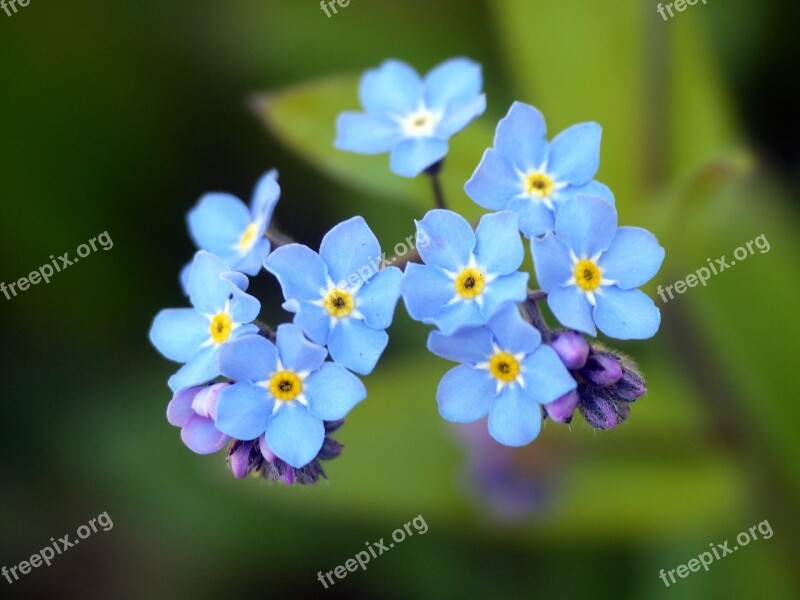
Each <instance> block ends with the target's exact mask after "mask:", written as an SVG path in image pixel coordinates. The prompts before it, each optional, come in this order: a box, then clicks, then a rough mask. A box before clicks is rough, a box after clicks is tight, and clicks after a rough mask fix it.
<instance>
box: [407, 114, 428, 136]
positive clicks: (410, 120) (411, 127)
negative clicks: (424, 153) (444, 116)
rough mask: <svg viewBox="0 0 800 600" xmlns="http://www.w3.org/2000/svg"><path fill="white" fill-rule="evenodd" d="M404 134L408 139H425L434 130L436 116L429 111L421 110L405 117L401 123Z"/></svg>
mask: <svg viewBox="0 0 800 600" xmlns="http://www.w3.org/2000/svg"><path fill="white" fill-rule="evenodd" d="M403 129H404V131H405V134H406V135H407V136H410V137H427V136H431V135H433V133H434V131H435V130H436V115H434V114H433V113H432V112H431V111H429V110H426V109H422V110H420V111H418V112H416V113H414V114H412V115H409V116H408V117H406V119H405V120H404V121H403Z"/></svg>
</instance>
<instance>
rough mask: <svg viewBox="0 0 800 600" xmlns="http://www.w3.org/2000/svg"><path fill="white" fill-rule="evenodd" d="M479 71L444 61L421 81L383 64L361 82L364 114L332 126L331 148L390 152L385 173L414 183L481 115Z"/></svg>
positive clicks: (393, 63) (463, 62)
mask: <svg viewBox="0 0 800 600" xmlns="http://www.w3.org/2000/svg"><path fill="white" fill-rule="evenodd" d="M482 88H483V76H482V74H481V67H480V65H478V64H477V63H475V62H473V61H471V60H468V59H466V58H454V59H451V60H448V61H446V62H444V63H442V64H440V65H439V66H438V67H436V68H434V69H433V70H431V71H430V72H429V73H428V74H427V75H426V76H425V79H424V80H422V79H421V78H420V76H419V75H418V74H417V72H416V71H415V70H414V69H413V68H412V67H410V66H409V65H407V64H406V63H403V62H400V61H397V60H387V61H385V62H384V63H383V64H382V65H381V66H380V67H378V68H377V69H374V70H371V71H367V72H366V73H365V74H364V76H363V77H362V78H361V85H360V87H359V97H360V100H361V105H362V107H363V108H364V110H365V112H363V113H355V112H346V113H342V114H341V115H339V118H338V120H337V121H336V130H337V135H336V141H335V143H334V144H335V146H336V147H337V148H339V149H341V150H348V151H350V152H358V153H360V154H382V153H384V152H391V159H390V164H391V169H392V171H394V172H395V173H396V174H398V175H402V176H403V177H416V176H417V175H419V174H420V173H421V172H422V171H424V170H425V169H426V168H428V167H430V166H431V165H433V164H434V163H436V162H438V161H439V160H441V159H442V158H444V157H445V155H446V154H447V149H448V147H447V140H448V139H449V138H450V137H451V136H453V135H454V134H456V133H458V132H459V131H461V130H462V129H463V128H464V127H466V126H467V125H468V124H469V123H470V122H471V121H472V120H473V119H475V118H476V117H478V116H480V115H481V114H483V111H484V110H486V97H485V96H484V95H483V94H482V93H481V89H482Z"/></svg>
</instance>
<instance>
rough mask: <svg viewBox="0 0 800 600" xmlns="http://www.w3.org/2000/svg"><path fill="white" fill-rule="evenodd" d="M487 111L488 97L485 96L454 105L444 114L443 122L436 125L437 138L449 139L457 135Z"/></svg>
mask: <svg viewBox="0 0 800 600" xmlns="http://www.w3.org/2000/svg"><path fill="white" fill-rule="evenodd" d="M485 111H486V96H484V95H483V94H481V95H480V96H476V97H475V98H472V99H471V100H464V101H462V102H457V103H455V104H453V105H452V106H451V107H450V108H449V109H448V111H447V112H446V113H445V114H444V117H443V118H442V120H441V121H439V122H438V123H437V124H436V131H435V135H436V137H438V138H442V139H447V138H449V137H451V136H453V135H455V134H456V133H458V132H459V131H461V130H462V129H464V127H466V126H467V125H469V124H470V123H471V122H472V120H473V119H475V118H477V117H479V116H481V115H482V114H483V113H484V112H485Z"/></svg>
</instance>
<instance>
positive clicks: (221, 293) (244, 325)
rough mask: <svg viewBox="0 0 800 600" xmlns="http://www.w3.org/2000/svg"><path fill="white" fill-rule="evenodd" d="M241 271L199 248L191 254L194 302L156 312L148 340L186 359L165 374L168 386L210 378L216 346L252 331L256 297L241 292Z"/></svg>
mask: <svg viewBox="0 0 800 600" xmlns="http://www.w3.org/2000/svg"><path fill="white" fill-rule="evenodd" d="M245 289H247V277H245V276H244V275H242V274H241V273H236V272H232V271H230V269H229V267H228V265H226V264H225V263H224V262H223V261H222V260H220V259H219V258H217V257H216V256H214V255H213V254H210V253H208V252H206V251H204V250H201V251H199V252H198V253H197V254H195V257H194V260H193V261H192V266H191V271H190V275H189V298H190V300H191V302H192V306H194V308H172V309H166V310H162V311H161V312H160V313H158V315H156V318H155V320H154V321H153V325H152V327H151V328H150V341H151V342H152V343H153V345H154V346H155V347H156V349H158V351H159V352H161V354H163V355H164V356H165V357H166V358H168V359H170V360H174V361H176V362H181V363H186V364H184V366H183V367H181V369H180V370H179V371H178V372H177V373H175V374H174V375H173V376H172V377H171V378H170V380H169V387H170V388H171V389H172V391H173V392H177V391H178V390H182V389H184V388H188V387H191V386H195V385H200V384H203V383H207V382H209V381H211V380H212V379H214V378H215V377H216V376H217V375H219V372H218V371H217V363H216V358H217V352H218V351H219V348H220V347H221V346H223V345H225V344H226V343H228V342H229V341H231V340H234V339H236V338H237V337H239V336H241V335H245V334H248V333H256V332H257V331H258V328H257V327H256V326H255V325H248V323H251V322H252V321H254V320H255V318H256V317H257V316H258V313H259V311H260V310H261V303H260V302H259V301H258V300H256V299H255V298H253V297H252V296H250V295H248V294H246V293H245V291H244V290H245Z"/></svg>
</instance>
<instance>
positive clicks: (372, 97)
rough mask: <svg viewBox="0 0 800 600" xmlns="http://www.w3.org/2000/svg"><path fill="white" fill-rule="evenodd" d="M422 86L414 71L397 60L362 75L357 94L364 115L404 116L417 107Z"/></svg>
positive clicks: (421, 93)
mask: <svg viewBox="0 0 800 600" xmlns="http://www.w3.org/2000/svg"><path fill="white" fill-rule="evenodd" d="M423 91H424V90H423V83H422V80H421V79H420V77H419V75H418V74H417V72H416V71H415V70H414V69H413V68H411V67H410V66H409V65H407V64H406V63H404V62H401V61H399V60H387V61H384V63H383V64H381V66H380V67H378V68H377V69H372V70H369V71H367V72H366V73H364V76H363V77H362V78H361V83H360V85H359V90H358V95H359V99H360V100H361V105H362V106H363V107H364V108H365V109H366V110H367V112H370V113H374V114H376V115H388V116H393V115H399V116H403V115H406V114H408V113H410V112H412V111H414V110H416V109H417V108H418V106H419V103H420V101H421V100H422V97H423Z"/></svg>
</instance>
